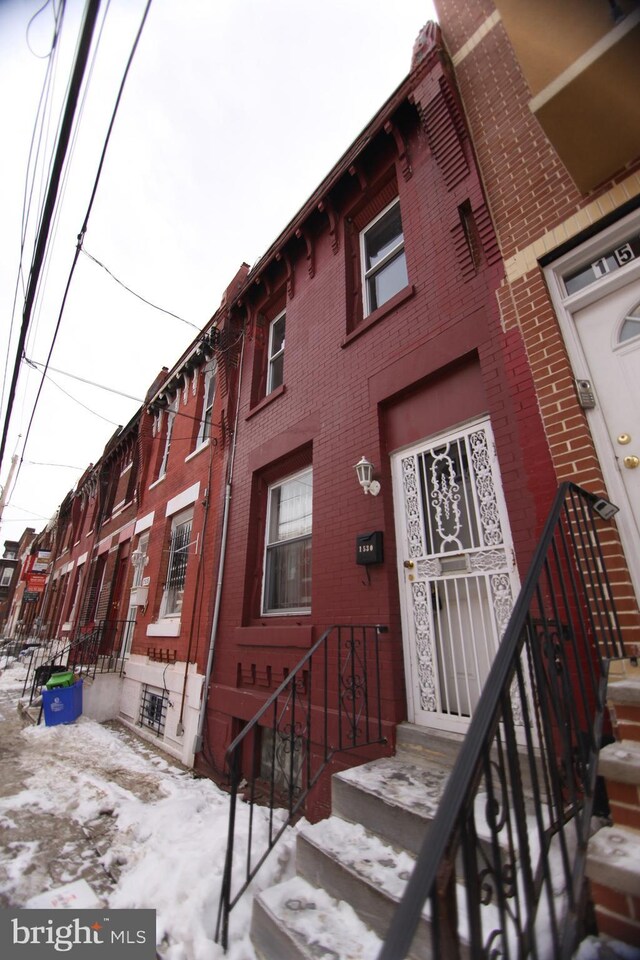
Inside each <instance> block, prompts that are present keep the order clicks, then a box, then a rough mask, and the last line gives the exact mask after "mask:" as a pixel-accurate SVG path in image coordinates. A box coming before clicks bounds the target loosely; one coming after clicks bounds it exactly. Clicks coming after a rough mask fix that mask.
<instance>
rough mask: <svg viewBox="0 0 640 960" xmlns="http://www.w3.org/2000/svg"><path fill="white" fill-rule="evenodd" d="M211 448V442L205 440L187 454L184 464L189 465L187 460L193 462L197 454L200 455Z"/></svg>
mask: <svg viewBox="0 0 640 960" xmlns="http://www.w3.org/2000/svg"><path fill="white" fill-rule="evenodd" d="M210 446H211V440H210V439H209V438H207V439H206V440H205V441H204V443H201V444H200V446H199V447H196V448H195V450H192V451H191V453H189V454H187V456H186V457H185V458H184V462H185V463H189V460H193V458H194V457H197V456H198V454H199V453H202V451H203V450H207V449H208V447H210Z"/></svg>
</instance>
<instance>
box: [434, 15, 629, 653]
mask: <svg viewBox="0 0 640 960" xmlns="http://www.w3.org/2000/svg"><path fill="white" fill-rule="evenodd" d="M436 8H437V10H438V14H439V18H440V23H441V27H442V33H443V37H444V40H445V43H446V46H447V49H448V52H449V54H450V56H451V59H452V63H453V66H454V69H455V75H456V80H457V83H458V87H459V90H460V95H461V97H462V102H463V105H464V112H465V115H466V118H467V122H468V124H469V128H470V132H471V137H472V140H473V144H474V148H475V152H476V156H477V159H478V165H479V168H480V172H481V176H482V181H483V184H484V189H485V191H486V197H487V202H488V206H489V209H490V211H491V216H492V220H493V224H494V227H495V230H496V235H497V239H498V244H499V247H500V250H501V253H502V256H503V258H504V262H505V277H504V280H503V281H502V283H501V285H500V288H499V290H498V300H499V304H500V313H501V322H502V325H503V328H504V329H505V331H507V335H509V334H510V333H512V332H513V333H515V332H516V331H519V334H520V335H521V336H522V338H523V340H524V344H525V347H526V355H527V359H528V363H529V365H530V368H531V372H532V376H533V381H534V385H535V390H536V395H537V397H538V402H539V405H540V411H541V415H542V418H543V422H544V427H545V432H546V436H547V439H548V445H549V450H550V453H551V457H552V461H553V467H554V470H555V473H556V475H557V477H558V479H569V480H573V481H575V482H576V483H579V484H582V485H584V486H586V487H588V488H589V489H591V490H595V491H598V492H602V493H604V494H605V496H607V497H608V498H609V499H610V500H612V501H613V502H614V503H615V504H616V505H617V506H619V507H620V513H619V514H618V516H617V517H616V524H617V529H618V531H619V540H618V538H617V536H616V530H615V528H614V527H612V528H611V532H610V535H609V538H610V543H609V553H610V568H611V570H612V571H613V579H614V586H615V589H616V593H617V597H616V599H617V602H618V609H619V612H620V615H621V620H622V625H623V627H624V628H625V631H626V637H627V641H630V640H632V639H634V638H635V639H638V636H639V627H638V615H637V598H638V595H639V594H640V551H639V550H638V543H639V542H640V469H639V467H640V100H639V99H638V96H637V95H636V91H637V90H638V87H639V85H640V9H639V8H638V4H637V3H636V2H633V0H618V2H615V3H612V2H605V0H589V2H585V0H564V2H562V3H556V2H554V0H539V2H536V3H530V2H528V0H495V2H493V0H436ZM621 548H622V549H621Z"/></svg>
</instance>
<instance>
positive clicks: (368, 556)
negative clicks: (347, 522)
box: [356, 530, 384, 563]
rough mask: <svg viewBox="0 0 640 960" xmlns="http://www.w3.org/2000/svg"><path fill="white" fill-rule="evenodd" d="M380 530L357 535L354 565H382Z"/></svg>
mask: <svg viewBox="0 0 640 960" xmlns="http://www.w3.org/2000/svg"><path fill="white" fill-rule="evenodd" d="M383 560H384V557H383V553H382V530H374V531H373V533H359V534H358V535H357V537H356V563H382V561H383Z"/></svg>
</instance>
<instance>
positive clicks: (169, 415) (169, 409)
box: [158, 395, 180, 480]
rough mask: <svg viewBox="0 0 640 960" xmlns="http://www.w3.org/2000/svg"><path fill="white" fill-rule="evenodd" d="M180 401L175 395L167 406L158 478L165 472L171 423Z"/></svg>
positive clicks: (169, 447) (171, 432)
mask: <svg viewBox="0 0 640 960" xmlns="http://www.w3.org/2000/svg"><path fill="white" fill-rule="evenodd" d="M179 402H180V397H179V396H178V395H176V396H175V397H174V399H173V400H172V402H171V403H170V404H169V406H168V407H167V434H166V436H165V441H164V451H163V453H162V460H161V461H160V469H159V470H158V480H159V479H160V477H164V475H165V473H166V472H167V462H168V460H169V450H170V449H171V436H172V434H173V423H174V420H175V419H176V412H177V410H178V403H179Z"/></svg>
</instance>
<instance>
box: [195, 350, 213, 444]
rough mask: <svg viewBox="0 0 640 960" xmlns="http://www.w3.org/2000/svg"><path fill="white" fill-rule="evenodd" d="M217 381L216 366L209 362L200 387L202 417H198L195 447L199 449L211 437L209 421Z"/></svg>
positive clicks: (211, 414)
mask: <svg viewBox="0 0 640 960" xmlns="http://www.w3.org/2000/svg"><path fill="white" fill-rule="evenodd" d="M217 381H218V364H217V363H216V361H215V360H211V361H210V362H209V363H208V364H207V369H206V371H205V375H204V383H203V385H202V416H201V417H200V426H199V427H198V438H197V441H196V447H201V446H202V444H203V443H206V442H207V440H208V439H209V437H210V436H211V420H212V417H213V404H214V401H215V398H216V387H217Z"/></svg>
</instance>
